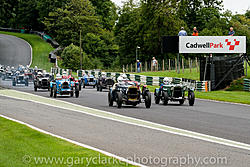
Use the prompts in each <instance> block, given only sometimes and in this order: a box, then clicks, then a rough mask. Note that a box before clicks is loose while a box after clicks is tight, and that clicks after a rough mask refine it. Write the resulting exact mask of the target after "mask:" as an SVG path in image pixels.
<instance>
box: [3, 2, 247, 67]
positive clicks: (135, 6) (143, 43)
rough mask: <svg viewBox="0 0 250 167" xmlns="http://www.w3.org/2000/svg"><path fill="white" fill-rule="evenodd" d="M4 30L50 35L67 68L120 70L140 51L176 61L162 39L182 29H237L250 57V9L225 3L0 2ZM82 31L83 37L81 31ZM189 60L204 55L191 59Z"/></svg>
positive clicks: (202, 31)
mask: <svg viewBox="0 0 250 167" xmlns="http://www.w3.org/2000/svg"><path fill="white" fill-rule="evenodd" d="M0 1H1V2H0V27H11V28H26V29H32V30H39V31H45V32H46V33H47V34H49V35H50V36H52V37H53V38H54V39H55V40H56V41H57V42H59V43H60V45H61V46H62V47H63V48H64V50H63V51H62V52H61V53H58V54H59V55H60V56H61V60H62V64H61V65H62V66H64V67H65V68H71V69H74V70H76V69H79V68H80V48H79V47H80V34H81V46H82V47H81V48H82V55H83V68H84V69H87V68H105V69H110V68H112V69H120V68H121V67H122V65H124V64H130V63H134V62H135V61H136V60H135V59H136V58H135V54H136V47H137V46H139V49H138V57H139V59H140V60H141V61H148V60H151V59H152V57H156V58H157V59H164V58H174V57H176V54H162V53H161V37H162V36H163V35H171V36H173V35H177V34H178V32H179V31H180V28H181V27H184V29H185V30H186V31H187V32H188V34H189V35H191V33H192V29H193V27H197V29H198V31H199V35H208V36H210V35H211V36H217V35H220V36H223V35H227V34H228V30H229V27H231V26H233V27H234V30H235V32H236V33H235V35H237V36H241V35H244V36H247V51H248V53H250V52H249V51H250V31H249V27H250V11H249V10H248V11H247V12H246V13H245V14H232V12H230V11H228V10H227V11H223V5H222V0H137V1H134V0H126V1H125V2H124V4H123V6H122V7H117V6H116V5H115V4H114V3H113V2H112V1H111V0H53V1H52V0H26V1H23V0H12V1H8V0H0ZM80 32H81V33H80ZM189 56H191V57H194V56H200V55H192V54H190V55H189Z"/></svg>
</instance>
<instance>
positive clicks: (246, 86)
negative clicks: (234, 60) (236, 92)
mask: <svg viewBox="0 0 250 167" xmlns="http://www.w3.org/2000/svg"><path fill="white" fill-rule="evenodd" d="M243 90H244V91H248V92H250V79H246V78H245V79H244V82H243Z"/></svg>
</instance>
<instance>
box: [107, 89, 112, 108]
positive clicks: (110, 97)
mask: <svg viewBox="0 0 250 167" xmlns="http://www.w3.org/2000/svg"><path fill="white" fill-rule="evenodd" d="M108 102H109V106H113V99H112V96H111V93H110V92H109V93H108Z"/></svg>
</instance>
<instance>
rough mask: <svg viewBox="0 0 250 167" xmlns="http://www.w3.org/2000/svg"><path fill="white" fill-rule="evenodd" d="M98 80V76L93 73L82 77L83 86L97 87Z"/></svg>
mask: <svg viewBox="0 0 250 167" xmlns="http://www.w3.org/2000/svg"><path fill="white" fill-rule="evenodd" d="M96 82H97V81H96V78H95V77H94V76H93V75H84V76H83V77H82V79H81V85H82V87H83V88H85V87H86V86H93V88H95V86H96Z"/></svg>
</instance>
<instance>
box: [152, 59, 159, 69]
mask: <svg viewBox="0 0 250 167" xmlns="http://www.w3.org/2000/svg"><path fill="white" fill-rule="evenodd" d="M157 65H158V61H157V60H156V58H155V57H153V61H152V67H153V71H156V69H157Z"/></svg>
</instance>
